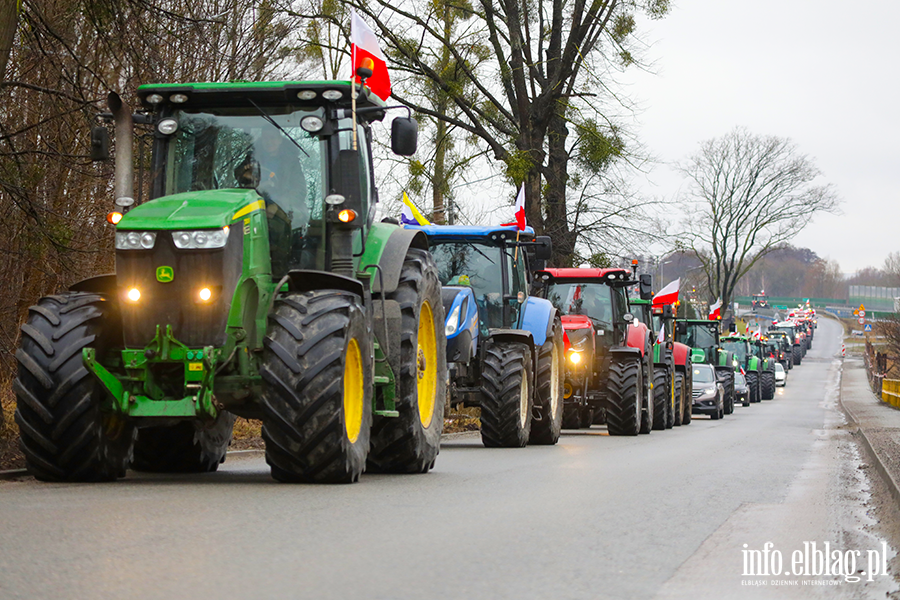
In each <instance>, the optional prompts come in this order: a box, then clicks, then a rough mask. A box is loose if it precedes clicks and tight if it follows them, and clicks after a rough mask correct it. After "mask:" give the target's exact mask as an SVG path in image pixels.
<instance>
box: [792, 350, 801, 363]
mask: <svg viewBox="0 0 900 600" xmlns="http://www.w3.org/2000/svg"><path fill="white" fill-rule="evenodd" d="M792 352H793V353H794V365H795V366H799V365H800V362H801V361H802V360H803V353H802V352H801V351H800V346H793V347H792Z"/></svg>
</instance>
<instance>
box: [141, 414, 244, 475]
mask: <svg viewBox="0 0 900 600" xmlns="http://www.w3.org/2000/svg"><path fill="white" fill-rule="evenodd" d="M234 419H235V417H234V415H233V414H231V413H229V412H225V411H220V412H219V415H218V417H216V420H215V421H213V422H212V423H203V422H200V421H182V422H180V423H176V424H175V425H171V426H168V427H145V428H143V429H138V434H137V439H136V440H135V441H134V459H133V460H132V461H131V468H132V469H134V470H135V471H148V472H151V473H212V472H213V471H215V470H216V469H218V468H219V465H220V464H221V463H223V462H225V453H226V452H227V451H228V446H229V445H230V444H231V436H232V434H233V433H234Z"/></svg>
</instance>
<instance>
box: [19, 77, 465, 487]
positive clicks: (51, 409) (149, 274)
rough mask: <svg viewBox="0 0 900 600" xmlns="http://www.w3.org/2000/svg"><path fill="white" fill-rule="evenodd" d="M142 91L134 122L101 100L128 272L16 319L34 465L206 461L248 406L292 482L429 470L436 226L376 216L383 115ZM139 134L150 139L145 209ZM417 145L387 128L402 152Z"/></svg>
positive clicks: (438, 355) (234, 95)
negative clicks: (139, 185) (134, 159)
mask: <svg viewBox="0 0 900 600" xmlns="http://www.w3.org/2000/svg"><path fill="white" fill-rule="evenodd" d="M354 95H355V96H356V97H355V98H354V97H353V96H354ZM138 97H139V99H140V102H141V105H142V110H140V111H139V112H138V114H136V115H132V112H131V110H129V109H128V107H127V106H125V105H124V103H123V102H122V101H121V100H120V99H119V97H118V96H117V95H115V94H111V95H110V108H111V110H112V118H113V119H114V120H115V126H116V142H117V144H116V145H117V155H116V161H117V163H116V180H115V201H116V204H117V206H118V207H120V209H122V212H124V215H123V216H122V217H121V220H119V221H118V224H117V226H116V232H115V246H116V272H115V273H114V274H110V275H105V276H101V277H95V278H92V279H89V280H86V281H82V282H79V283H77V284H75V285H73V286H71V287H70V289H69V290H68V291H67V292H63V293H60V294H58V295H54V296H50V297H47V298H42V299H41V300H40V301H39V302H38V304H37V305H36V306H34V307H32V309H31V312H30V315H29V318H28V321H27V323H26V324H25V325H24V326H23V328H22V332H23V335H22V341H21V347H20V349H19V351H18V356H19V363H20V368H19V373H18V378H17V380H16V384H15V389H16V393H17V396H18V420H19V423H20V426H21V427H20V428H21V435H22V447H23V449H24V453H25V456H26V460H27V465H28V468H29V470H30V471H31V472H32V473H33V474H34V475H35V476H36V477H37V478H39V479H43V480H54V481H56V480H60V481H94V480H112V479H115V478H117V477H121V476H123V475H124V473H125V469H126V467H128V466H132V467H133V468H135V469H142V470H148V471H195V472H196V471H214V470H215V469H216V467H217V466H218V464H219V462H221V461H223V460H224V458H225V450H226V448H227V446H228V444H229V442H230V440H231V429H232V424H233V422H234V418H235V415H238V416H242V417H246V418H251V419H260V420H261V421H262V423H263V429H262V432H263V438H264V440H265V444H266V460H267V462H268V463H269V465H270V466H271V468H272V475H273V476H274V477H275V478H276V479H278V480H280V481H290V482H294V481H297V482H352V481H356V480H357V479H358V478H359V476H360V474H361V473H362V472H363V471H364V470H365V469H366V467H367V466H368V467H370V468H373V469H377V470H380V471H389V472H425V471H428V470H429V469H430V468H431V467H432V466H433V464H434V460H435V457H436V456H437V453H438V450H439V444H440V434H441V430H442V426H443V420H442V417H443V405H444V398H445V395H446V385H447V382H446V377H447V376H446V358H445V346H446V342H445V337H444V314H443V306H442V303H441V287H440V282H439V281H438V276H437V269H436V267H435V264H434V261H433V259H432V257H431V255H430V254H429V253H428V251H427V248H428V245H427V240H426V238H425V235H424V234H423V233H422V232H419V231H413V230H406V229H402V228H400V227H398V226H396V225H393V224H389V223H376V222H374V214H375V203H376V202H377V201H378V193H377V189H376V187H375V179H374V173H373V163H372V158H371V146H372V135H373V123H374V122H376V121H380V120H382V119H383V118H384V116H385V112H386V110H387V109H388V107H386V106H385V104H384V102H382V101H381V100H380V99H379V98H377V97H376V96H374V95H373V94H371V93H370V92H369V90H368V89H367V88H365V87H364V86H358V85H356V86H351V84H350V82H348V81H312V82H304V81H288V82H261V83H196V84H159V85H144V86H141V87H140V88H139V89H138ZM135 122H136V123H139V124H141V125H143V126H145V127H149V128H152V137H153V148H152V158H151V168H150V181H149V197H150V200H149V201H147V202H144V203H142V204H139V205H135V202H134V196H135V195H134V193H133V178H134V177H133V173H132V167H131V144H132V129H133V123H135ZM416 135H417V133H416V124H415V121H413V120H412V119H410V118H407V117H398V118H396V119H394V122H393V124H392V136H391V142H392V147H393V149H394V151H395V152H396V153H398V154H405V155H408V154H411V153H412V152H414V151H415V146H416ZM95 137H97V138H102V137H103V136H102V134H95ZM100 146H101V147H102V144H100ZM101 154H102V153H101ZM95 158H99V159H102V158H104V157H103V156H102V155H101V156H96V157H95Z"/></svg>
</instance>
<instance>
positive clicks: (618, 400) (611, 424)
mask: <svg viewBox="0 0 900 600" xmlns="http://www.w3.org/2000/svg"><path fill="white" fill-rule="evenodd" d="M641 362H642V361H641V360H621V361H619V360H613V361H612V362H611V363H610V365H609V382H608V384H607V396H606V400H607V408H606V427H607V429H608V430H609V435H637V434H638V433H639V432H640V429H641V412H642V411H641V406H642V405H643V400H644V399H643V397H642V396H643V389H644V381H643V373H642V372H641V371H642V369H641Z"/></svg>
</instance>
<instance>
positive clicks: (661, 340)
mask: <svg viewBox="0 0 900 600" xmlns="http://www.w3.org/2000/svg"><path fill="white" fill-rule="evenodd" d="M665 341H666V329H665V328H664V327H660V328H659V335H658V336H656V343H657V344H663V343H665Z"/></svg>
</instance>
